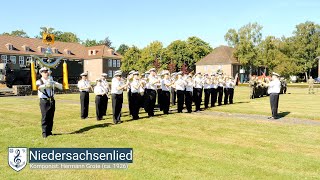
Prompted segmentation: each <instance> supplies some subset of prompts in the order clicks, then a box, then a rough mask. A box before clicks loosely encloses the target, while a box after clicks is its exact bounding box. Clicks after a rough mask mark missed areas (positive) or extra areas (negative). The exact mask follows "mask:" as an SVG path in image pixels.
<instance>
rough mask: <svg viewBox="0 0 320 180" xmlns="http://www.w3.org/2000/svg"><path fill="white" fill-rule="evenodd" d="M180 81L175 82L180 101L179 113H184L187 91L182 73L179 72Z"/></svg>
mask: <svg viewBox="0 0 320 180" xmlns="http://www.w3.org/2000/svg"><path fill="white" fill-rule="evenodd" d="M177 75H178V79H177V80H176V82H175V87H176V92H177V99H178V113H182V110H183V104H184V91H185V89H186V82H185V80H183V78H182V72H181V71H180V72H178V73H177Z"/></svg>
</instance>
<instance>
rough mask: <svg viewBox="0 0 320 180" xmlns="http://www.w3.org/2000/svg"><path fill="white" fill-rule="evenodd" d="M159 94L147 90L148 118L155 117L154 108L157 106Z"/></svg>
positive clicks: (146, 109)
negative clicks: (157, 95)
mask: <svg viewBox="0 0 320 180" xmlns="http://www.w3.org/2000/svg"><path fill="white" fill-rule="evenodd" d="M156 94H157V92H156V91H155V90H152V89H146V99H145V106H144V109H145V111H146V112H147V113H148V116H154V107H155V104H156Z"/></svg>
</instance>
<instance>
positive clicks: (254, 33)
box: [224, 23, 262, 73]
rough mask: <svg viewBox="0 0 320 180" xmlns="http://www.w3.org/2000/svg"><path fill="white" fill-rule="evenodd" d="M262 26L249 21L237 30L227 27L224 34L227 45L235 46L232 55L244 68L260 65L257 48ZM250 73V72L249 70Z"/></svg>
mask: <svg viewBox="0 0 320 180" xmlns="http://www.w3.org/2000/svg"><path fill="white" fill-rule="evenodd" d="M261 30H262V26H261V25H259V24H258V23H249V24H247V25H245V26H243V27H241V28H240V29H239V30H238V31H236V30H235V29H229V30H228V32H227V33H226V35H225V36H224V38H225V40H226V41H227V42H228V44H229V46H232V47H234V48H235V51H234V56H235V57H236V58H237V59H238V60H239V61H240V63H241V64H242V65H243V66H244V67H246V69H250V71H251V70H252V68H253V67H257V66H260V65H261V63H260V61H258V60H257V59H258V52H257V51H258V49H257V46H258V45H259V44H260V42H261V39H262V33H261ZM250 73H251V72H250Z"/></svg>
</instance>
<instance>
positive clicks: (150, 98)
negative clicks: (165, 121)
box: [145, 68, 160, 117]
mask: <svg viewBox="0 0 320 180" xmlns="http://www.w3.org/2000/svg"><path fill="white" fill-rule="evenodd" d="M149 72H150V75H149V76H148V82H147V85H146V92H145V93H146V99H145V100H146V103H145V110H146V112H147V113H148V116H149V117H152V116H154V107H155V104H156V96H157V91H156V90H157V84H158V83H160V80H159V79H158V78H157V76H156V75H157V73H156V69H155V68H151V69H150V70H149Z"/></svg>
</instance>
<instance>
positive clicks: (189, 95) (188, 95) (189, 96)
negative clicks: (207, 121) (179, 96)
mask: <svg viewBox="0 0 320 180" xmlns="http://www.w3.org/2000/svg"><path fill="white" fill-rule="evenodd" d="M185 99H186V100H185V103H186V107H187V110H188V113H191V112H192V91H185Z"/></svg>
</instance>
